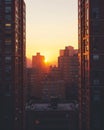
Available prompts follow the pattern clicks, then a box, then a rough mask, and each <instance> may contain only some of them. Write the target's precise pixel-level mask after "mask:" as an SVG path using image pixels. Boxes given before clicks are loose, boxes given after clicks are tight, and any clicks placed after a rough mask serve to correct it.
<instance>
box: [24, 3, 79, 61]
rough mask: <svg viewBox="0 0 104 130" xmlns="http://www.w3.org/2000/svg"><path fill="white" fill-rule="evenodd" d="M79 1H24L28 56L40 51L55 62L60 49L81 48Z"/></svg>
mask: <svg viewBox="0 0 104 130" xmlns="http://www.w3.org/2000/svg"><path fill="white" fill-rule="evenodd" d="M77 1H78V0H25V2H26V30H27V35H26V36H27V37H26V44H27V45H26V50H27V51H26V55H27V57H28V58H31V57H32V55H36V53H37V52H40V53H41V55H44V56H45V58H46V59H47V60H48V61H49V62H54V61H57V57H58V56H59V50H60V49H64V48H65V46H69V45H71V46H74V47H75V48H77V47H78V45H77V44H78V38H77V37H78V36H77V35H78V34H77V32H78V31H77V28H78V27H77Z"/></svg>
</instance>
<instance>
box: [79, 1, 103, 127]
mask: <svg viewBox="0 0 104 130" xmlns="http://www.w3.org/2000/svg"><path fill="white" fill-rule="evenodd" d="M78 32H79V33H78V36H79V37H78V41H79V43H78V44H79V58H80V70H81V71H80V86H79V94H80V95H79V101H80V107H79V108H80V111H79V112H80V113H79V120H80V130H103V129H104V0H78Z"/></svg>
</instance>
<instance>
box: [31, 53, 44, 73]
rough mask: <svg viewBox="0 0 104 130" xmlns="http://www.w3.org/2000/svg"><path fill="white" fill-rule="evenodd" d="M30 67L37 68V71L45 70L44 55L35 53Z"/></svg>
mask: <svg viewBox="0 0 104 130" xmlns="http://www.w3.org/2000/svg"><path fill="white" fill-rule="evenodd" d="M32 68H34V69H36V70H38V71H39V72H43V71H45V57H44V56H42V55H40V53H37V54H36V55H35V56H32Z"/></svg>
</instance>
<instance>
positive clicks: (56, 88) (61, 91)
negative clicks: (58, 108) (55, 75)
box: [42, 79, 65, 101]
mask: <svg viewBox="0 0 104 130" xmlns="http://www.w3.org/2000/svg"><path fill="white" fill-rule="evenodd" d="M51 97H57V98H58V99H61V100H62V99H65V83H64V80H51V79H46V80H43V81H42V99H43V100H46V101H49V100H50V99H51Z"/></svg>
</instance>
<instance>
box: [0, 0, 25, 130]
mask: <svg viewBox="0 0 104 130" xmlns="http://www.w3.org/2000/svg"><path fill="white" fill-rule="evenodd" d="M25 10H26V9H25V2H24V0H0V130H23V129H24V89H25V87H24V86H25V73H24V72H25V67H26V59H25V46H26V19H25V15H26V12H25Z"/></svg>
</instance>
